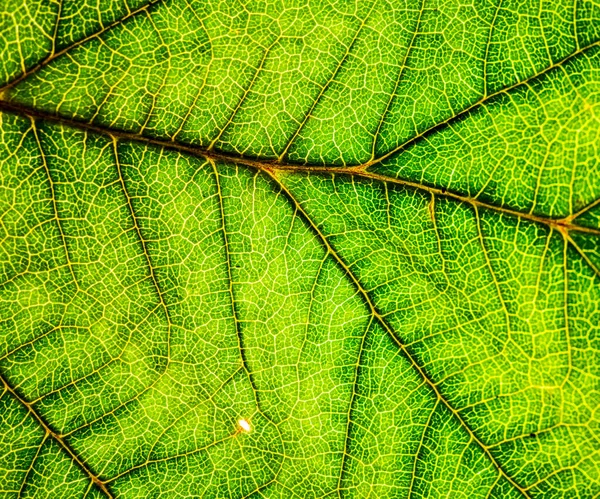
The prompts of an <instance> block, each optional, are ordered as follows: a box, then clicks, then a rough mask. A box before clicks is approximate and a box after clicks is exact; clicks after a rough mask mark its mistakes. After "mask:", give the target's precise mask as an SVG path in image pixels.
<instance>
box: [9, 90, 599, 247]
mask: <svg viewBox="0 0 600 499" xmlns="http://www.w3.org/2000/svg"><path fill="white" fill-rule="evenodd" d="M0 111H6V112H9V113H16V114H19V115H24V116H27V117H29V118H30V119H33V120H35V119H41V120H47V121H50V122H54V123H58V124H61V125H64V126H67V127H70V128H75V129H79V130H83V131H88V132H93V133H97V134H100V135H104V136H108V137H110V138H111V140H112V139H121V140H129V141H132V142H138V143H142V144H147V145H153V146H157V147H161V148H164V149H167V150H174V151H178V152H181V153H186V154H190V155H192V156H196V157H200V158H202V159H203V160H206V159H208V160H212V161H216V162H220V161H222V162H228V163H234V164H238V165H245V166H251V167H253V168H256V169H258V170H261V171H264V172H267V173H269V174H272V173H273V172H276V171H280V172H297V173H307V174H314V175H349V176H352V177H354V178H358V179H370V180H375V181H379V182H383V183H386V184H396V185H401V186H405V187H410V188H413V189H417V190H420V191H425V192H428V193H430V194H433V195H435V196H439V197H442V198H449V199H455V200H457V201H460V202H463V203H467V204H470V205H472V206H474V207H478V208H486V209H489V210H492V211H496V212H499V213H505V214H507V215H511V216H514V217H517V218H521V219H524V220H529V221H530V222H536V223H540V224H543V225H547V226H549V227H551V228H553V229H556V230H559V231H561V232H564V231H566V232H571V231H575V232H584V233H588V234H593V235H597V236H600V230H599V229H594V228H592V227H587V226H584V225H578V224H576V223H573V218H574V216H573V215H570V216H567V217H563V218H553V217H546V216H541V215H535V214H532V213H526V212H521V211H518V210H514V209H512V208H506V207H504V206H501V205H495V204H492V203H488V202H484V201H481V200H479V199H477V198H475V197H471V196H468V195H463V194H459V193H455V192H451V191H448V190H447V189H445V188H440V187H435V186H431V185H428V184H424V183H419V182H414V181H411V180H405V179H400V178H396V177H390V176H387V175H382V174H379V173H374V172H371V171H370V170H368V166H369V165H368V164H363V165H357V166H348V167H344V168H342V167H338V166H331V165H325V166H318V165H297V164H285V163H281V164H280V163H276V162H275V161H270V160H260V159H254V158H246V157H240V156H234V155H230V154H227V153H222V152H218V151H214V150H208V149H205V148H200V147H194V146H191V145H187V144H182V143H178V142H172V141H170V140H161V139H156V138H152V137H147V136H144V135H139V134H137V133H134V132H124V131H118V130H113V129H110V128H106V127H103V126H99V125H92V124H90V123H85V122H81V121H76V120H72V119H67V118H63V117H61V116H57V115H54V114H50V113H46V112H42V111H38V110H35V109H31V108H28V107H26V106H22V105H20V104H14V103H10V102H6V101H2V100H0ZM598 202H600V200H599V201H598ZM593 204H596V202H594V203H593Z"/></svg>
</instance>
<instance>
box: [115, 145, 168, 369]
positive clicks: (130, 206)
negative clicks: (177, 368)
mask: <svg viewBox="0 0 600 499" xmlns="http://www.w3.org/2000/svg"><path fill="white" fill-rule="evenodd" d="M112 143H113V151H114V156H115V164H116V166H117V173H118V175H119V182H120V184H121V188H122V189H123V194H124V196H125V199H126V200H127V207H128V209H129V214H130V215H131V219H132V220H133V226H134V229H135V232H136V234H137V237H138V239H139V241H140V244H141V246H142V252H143V253H144V258H145V259H146V266H147V267H148V270H149V272H150V279H151V281H152V284H153V285H154V289H155V290H156V294H157V295H158V300H159V303H160V306H161V308H162V309H163V311H164V314H165V318H166V319H167V362H166V364H165V367H164V369H163V372H165V371H166V370H167V368H168V367H169V362H170V361H171V330H172V321H171V316H170V315H169V308H168V307H167V304H166V302H165V299H164V296H163V292H162V289H161V287H160V286H159V284H158V280H157V278H156V274H155V272H154V265H152V259H151V258H150V252H149V251H148V247H147V244H146V240H145V239H144V238H143V236H142V230H141V228H140V226H139V224H138V217H137V215H136V213H135V210H134V208H133V202H132V200H131V197H130V196H129V191H128V190H127V186H126V185H125V178H124V177H123V172H122V169H121V161H120V160H119V151H118V144H117V139H116V137H113V138H112Z"/></svg>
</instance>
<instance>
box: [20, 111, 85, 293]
mask: <svg viewBox="0 0 600 499" xmlns="http://www.w3.org/2000/svg"><path fill="white" fill-rule="evenodd" d="M31 129H32V130H33V135H34V137H35V141H36V144H37V146H38V149H39V151H40V156H41V157H42V165H43V167H44V172H45V173H46V176H47V177H48V182H49V184H50V195H51V197H52V211H53V212H54V217H53V218H54V219H55V220H56V225H57V226H58V232H59V233H60V240H61V243H62V245H63V248H64V249H65V257H66V259H67V266H68V267H69V270H70V271H71V275H72V276H73V282H74V284H75V287H76V288H77V290H80V287H79V282H78V281H77V277H76V276H75V270H74V269H73V263H72V262H71V256H70V254H69V248H68V246H67V239H66V237H65V232H64V230H63V226H62V223H61V221H60V217H59V216H58V203H57V202H56V191H55V189H54V181H53V180H52V175H51V174H50V168H49V167H48V162H47V161H46V155H45V154H44V150H43V149H42V142H41V141H40V137H39V135H38V131H37V127H36V124H35V120H34V119H33V118H31Z"/></svg>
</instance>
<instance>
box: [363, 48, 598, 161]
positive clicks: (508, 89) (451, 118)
mask: <svg viewBox="0 0 600 499" xmlns="http://www.w3.org/2000/svg"><path fill="white" fill-rule="evenodd" d="M597 46H600V40H598V41H596V42H593V43H590V44H589V45H586V46H585V47H582V48H580V49H579V50H576V51H575V52H573V53H571V54H569V55H568V56H566V57H564V58H563V59H561V60H560V61H557V62H555V63H553V64H551V65H549V66H547V67H546V68H545V69H543V70H542V71H540V72H539V73H535V74H532V75H531V76H529V77H528V78H525V79H524V80H521V81H518V82H516V83H513V84H512V85H509V86H507V87H504V88H502V89H500V90H498V91H496V92H492V93H491V94H488V95H484V96H483V97H482V98H481V99H479V100H478V101H476V102H474V103H473V104H471V105H470V106H467V107H466V108H465V109H463V110H462V111H460V112H458V113H456V114H453V115H452V116H449V117H448V118H446V119H445V120H443V121H441V122H439V123H436V124H435V125H432V126H430V127H428V128H426V129H425V130H423V131H421V132H418V133H417V134H415V135H414V136H412V137H411V138H410V139H408V140H406V141H405V142H403V143H402V144H400V145H399V146H396V147H394V148H393V149H391V150H390V151H388V152H387V153H385V154H383V155H381V156H379V157H377V158H375V159H372V160H370V161H368V162H367V163H364V164H363V165H360V166H361V167H362V168H368V167H369V166H372V165H374V164H377V163H381V162H382V161H384V160H386V159H387V158H389V157H390V156H392V155H394V154H396V153H397V152H399V151H401V150H403V149H406V148H407V147H409V146H410V145H411V144H414V143H415V142H417V141H418V140H419V139H421V138H422V137H424V136H426V135H429V134H430V133H431V132H433V131H435V130H438V129H439V128H442V127H444V126H446V125H448V124H450V123H451V122H454V121H456V120H457V119H459V118H461V117H462V116H465V115H466V114H468V113H470V112H471V111H473V110H474V109H476V108H478V107H481V106H482V105H483V104H485V103H486V102H488V101H489V100H490V99H493V98H494V97H498V96H500V95H503V94H508V93H509V92H511V91H512V90H514V89H515V88H517V87H520V86H522V85H527V84H528V83H530V82H532V81H533V80H535V79H537V78H540V77H541V76H543V75H545V74H547V73H549V72H550V71H552V70H553V69H556V68H558V67H560V66H562V65H563V64H565V63H567V62H568V61H570V60H571V59H573V58H575V57H577V56H578V55H580V54H582V53H583V52H586V51H587V50H589V49H591V48H593V47H597Z"/></svg>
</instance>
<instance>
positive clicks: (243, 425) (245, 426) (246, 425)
mask: <svg viewBox="0 0 600 499" xmlns="http://www.w3.org/2000/svg"><path fill="white" fill-rule="evenodd" d="M238 424H239V425H240V428H241V429H242V431H245V432H246V433H247V432H249V431H250V429H251V426H250V423H249V422H248V421H247V420H245V419H240V420H239V421H238Z"/></svg>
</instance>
